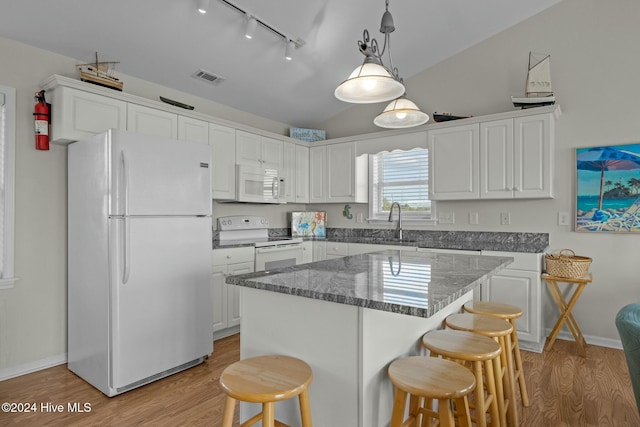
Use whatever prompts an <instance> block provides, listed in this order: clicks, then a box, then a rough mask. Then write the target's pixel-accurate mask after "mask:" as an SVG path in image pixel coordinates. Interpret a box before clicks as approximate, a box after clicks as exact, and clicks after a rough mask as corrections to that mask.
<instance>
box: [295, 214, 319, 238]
mask: <svg viewBox="0 0 640 427" xmlns="http://www.w3.org/2000/svg"><path fill="white" fill-rule="evenodd" d="M326 231H327V213H326V212H291V235H292V236H296V237H326Z"/></svg>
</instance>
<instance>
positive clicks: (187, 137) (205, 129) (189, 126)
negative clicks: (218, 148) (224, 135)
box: [178, 116, 209, 144]
mask: <svg viewBox="0 0 640 427" xmlns="http://www.w3.org/2000/svg"><path fill="white" fill-rule="evenodd" d="M178 139H179V140H180V141H195V142H204V143H205V144H208V143H209V122H205V121H204V120H198V119H194V118H192V117H186V116H178Z"/></svg>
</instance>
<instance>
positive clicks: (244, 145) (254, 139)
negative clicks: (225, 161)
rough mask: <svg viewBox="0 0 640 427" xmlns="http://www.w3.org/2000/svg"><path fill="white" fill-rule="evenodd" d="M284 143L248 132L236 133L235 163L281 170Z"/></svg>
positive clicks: (239, 131)
mask: <svg viewBox="0 0 640 427" xmlns="http://www.w3.org/2000/svg"><path fill="white" fill-rule="evenodd" d="M283 150H284V143H283V141H282V140H281V139H276V138H269V137H266V136H262V135H257V134H254V133H250V132H245V131H241V130H238V131H236V163H237V164H239V165H248V166H255V167H261V168H270V169H277V170H278V171H280V170H282V156H283Z"/></svg>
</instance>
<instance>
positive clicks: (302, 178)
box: [295, 144, 310, 203]
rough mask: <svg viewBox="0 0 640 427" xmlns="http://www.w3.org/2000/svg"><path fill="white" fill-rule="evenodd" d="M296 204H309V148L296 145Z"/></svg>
mask: <svg viewBox="0 0 640 427" xmlns="http://www.w3.org/2000/svg"><path fill="white" fill-rule="evenodd" d="M295 147H296V174H295V187H296V193H295V194H296V197H295V202H296V203H309V174H310V171H309V147H305V146H303V145H297V144H296V146H295Z"/></svg>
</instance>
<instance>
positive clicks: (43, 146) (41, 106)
mask: <svg viewBox="0 0 640 427" xmlns="http://www.w3.org/2000/svg"><path fill="white" fill-rule="evenodd" d="M49 106H50V104H47V101H46V100H45V99H44V90H41V91H40V92H36V106H35V109H34V113H33V117H34V119H35V130H36V150H48V149H49Z"/></svg>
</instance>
